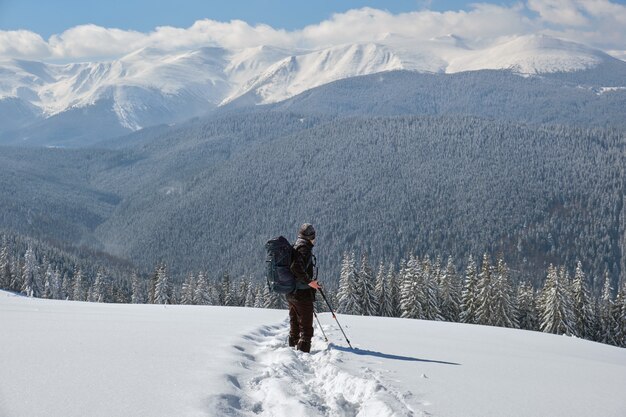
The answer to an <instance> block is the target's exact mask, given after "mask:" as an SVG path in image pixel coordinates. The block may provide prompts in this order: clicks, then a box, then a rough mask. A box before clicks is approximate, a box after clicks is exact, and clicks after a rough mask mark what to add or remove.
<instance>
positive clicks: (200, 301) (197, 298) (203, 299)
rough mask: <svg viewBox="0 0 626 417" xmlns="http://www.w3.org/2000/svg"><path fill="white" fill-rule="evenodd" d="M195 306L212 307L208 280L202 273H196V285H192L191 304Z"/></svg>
mask: <svg viewBox="0 0 626 417" xmlns="http://www.w3.org/2000/svg"><path fill="white" fill-rule="evenodd" d="M192 304H197V305H212V304H214V300H213V298H212V297H211V288H210V286H209V280H208V279H207V277H206V276H205V275H204V273H203V272H200V273H198V277H197V278H196V284H195V285H194V294H193V303H192Z"/></svg>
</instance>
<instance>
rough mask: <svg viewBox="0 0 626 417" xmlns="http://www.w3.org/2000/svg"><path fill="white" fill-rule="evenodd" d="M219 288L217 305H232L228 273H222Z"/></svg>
mask: <svg viewBox="0 0 626 417" xmlns="http://www.w3.org/2000/svg"><path fill="white" fill-rule="evenodd" d="M219 290H220V292H219V305H222V306H230V305H233V299H232V292H231V290H230V275H229V274H228V272H227V273H225V274H224V275H222V283H221V286H220V288H219Z"/></svg>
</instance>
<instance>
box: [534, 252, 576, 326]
mask: <svg viewBox="0 0 626 417" xmlns="http://www.w3.org/2000/svg"><path fill="white" fill-rule="evenodd" d="M538 309H539V313H540V319H541V323H540V329H541V331H543V332H545V333H554V334H572V333H573V327H574V326H573V322H572V321H573V320H572V300H571V296H570V294H569V288H568V283H567V282H566V276H564V275H563V273H562V272H561V273H559V271H558V270H557V268H556V267H555V266H553V265H552V264H550V266H549V267H548V275H547V278H546V282H545V284H544V287H543V290H542V291H541V295H540V297H539V303H538Z"/></svg>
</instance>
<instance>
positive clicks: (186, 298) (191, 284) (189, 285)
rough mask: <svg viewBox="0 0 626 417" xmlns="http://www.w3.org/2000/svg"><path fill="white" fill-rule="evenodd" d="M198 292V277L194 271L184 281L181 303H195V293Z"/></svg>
mask: <svg viewBox="0 0 626 417" xmlns="http://www.w3.org/2000/svg"><path fill="white" fill-rule="evenodd" d="M195 292H196V277H195V276H194V275H193V273H191V272H190V273H188V274H187V278H185V281H183V286H182V289H181V294H180V303H181V304H186V305H190V304H193V299H194V293H195Z"/></svg>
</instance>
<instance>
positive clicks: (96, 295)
mask: <svg viewBox="0 0 626 417" xmlns="http://www.w3.org/2000/svg"><path fill="white" fill-rule="evenodd" d="M104 300H105V284H104V271H103V270H102V268H99V269H98V272H96V279H95V281H94V282H93V286H92V287H91V296H90V299H89V301H93V302H96V303H102V302H104Z"/></svg>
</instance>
